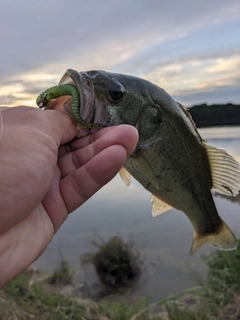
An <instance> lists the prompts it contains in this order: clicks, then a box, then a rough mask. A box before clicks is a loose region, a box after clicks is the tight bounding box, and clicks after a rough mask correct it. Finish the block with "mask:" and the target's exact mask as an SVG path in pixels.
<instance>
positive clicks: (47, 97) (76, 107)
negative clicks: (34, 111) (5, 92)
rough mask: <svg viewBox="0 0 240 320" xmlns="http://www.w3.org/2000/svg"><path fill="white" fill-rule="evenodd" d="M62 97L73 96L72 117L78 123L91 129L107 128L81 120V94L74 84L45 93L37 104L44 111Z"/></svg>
mask: <svg viewBox="0 0 240 320" xmlns="http://www.w3.org/2000/svg"><path fill="white" fill-rule="evenodd" d="M62 96H72V115H73V118H74V119H75V120H76V121H77V123H78V124H80V125H81V126H82V127H84V128H89V129H93V128H95V129H102V128H104V127H106V125H104V124H100V123H91V122H87V121H85V120H83V119H82V118H81V116H80V96H79V92H78V89H77V88H76V86H74V85H72V84H62V85H58V86H54V87H51V88H49V89H47V90H45V91H43V92H42V93H41V94H40V95H39V96H38V97H37V100H36V103H37V105H38V106H39V108H41V109H42V108H45V107H46V106H47V105H48V103H49V102H50V101H51V100H53V99H56V98H59V97H62Z"/></svg>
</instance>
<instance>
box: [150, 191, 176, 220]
mask: <svg viewBox="0 0 240 320" xmlns="http://www.w3.org/2000/svg"><path fill="white" fill-rule="evenodd" d="M151 203H152V216H153V217H156V216H158V215H159V214H161V213H163V212H166V211H168V210H171V209H173V207H172V206H170V205H169V204H167V203H166V202H164V201H163V200H161V199H159V198H157V197H156V196H154V195H152V197H151Z"/></svg>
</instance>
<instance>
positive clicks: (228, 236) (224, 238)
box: [190, 220, 237, 255]
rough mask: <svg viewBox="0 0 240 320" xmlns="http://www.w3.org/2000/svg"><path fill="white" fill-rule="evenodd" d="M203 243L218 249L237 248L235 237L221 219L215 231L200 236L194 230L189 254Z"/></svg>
mask: <svg viewBox="0 0 240 320" xmlns="http://www.w3.org/2000/svg"><path fill="white" fill-rule="evenodd" d="M205 243H210V244H211V245H213V246H214V247H216V248H218V249H220V250H234V249H236V248H237V241H236V238H235V236H234V234H233V233H232V231H231V230H230V229H229V228H228V226H227V225H226V223H225V222H224V221H223V220H222V223H221V225H220V227H219V229H218V230H217V232H215V233H212V234H209V235H205V236H202V235H200V234H198V233H197V232H196V231H194V236H193V242H192V247H191V250H190V254H191V255H192V254H193V253H194V252H195V251H196V250H197V249H198V248H199V247H201V246H202V245H203V244H205Z"/></svg>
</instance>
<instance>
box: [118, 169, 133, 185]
mask: <svg viewBox="0 0 240 320" xmlns="http://www.w3.org/2000/svg"><path fill="white" fill-rule="evenodd" d="M119 174H120V177H121V178H122V180H123V182H124V183H125V185H126V186H127V187H129V186H130V184H131V178H132V176H131V174H130V173H129V172H128V171H127V169H125V168H124V167H122V168H121V169H120V171H119Z"/></svg>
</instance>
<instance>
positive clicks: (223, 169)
mask: <svg viewBox="0 0 240 320" xmlns="http://www.w3.org/2000/svg"><path fill="white" fill-rule="evenodd" d="M204 145H205V147H206V150H207V155H208V159H209V164H210V169H211V174H212V188H213V189H215V190H216V191H218V192H219V193H222V194H225V195H228V196H236V195H237V194H238V192H239V190H240V164H239V163H238V162H237V161H236V160H235V159H234V158H233V157H232V156H230V155H229V154H228V153H227V152H226V151H224V150H221V149H217V148H214V147H211V146H208V145H207V144H206V143H204Z"/></svg>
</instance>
